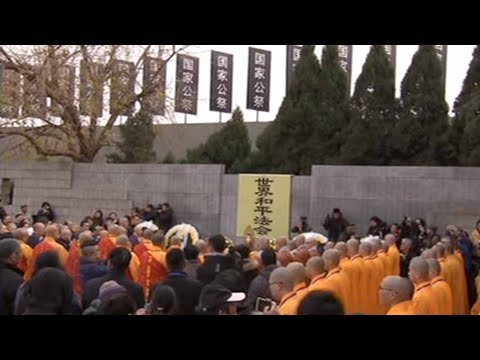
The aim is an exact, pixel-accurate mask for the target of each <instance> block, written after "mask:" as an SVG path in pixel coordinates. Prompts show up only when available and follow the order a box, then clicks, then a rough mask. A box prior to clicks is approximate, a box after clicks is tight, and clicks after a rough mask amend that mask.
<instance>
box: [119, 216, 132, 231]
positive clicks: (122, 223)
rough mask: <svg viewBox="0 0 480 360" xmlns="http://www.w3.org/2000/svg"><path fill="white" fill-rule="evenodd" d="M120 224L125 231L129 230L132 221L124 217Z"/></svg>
mask: <svg viewBox="0 0 480 360" xmlns="http://www.w3.org/2000/svg"><path fill="white" fill-rule="evenodd" d="M118 224H119V225H120V226H121V227H123V228H124V229H128V226H129V225H130V221H129V220H128V219H127V218H126V217H122V218H120V220H119V221H118Z"/></svg>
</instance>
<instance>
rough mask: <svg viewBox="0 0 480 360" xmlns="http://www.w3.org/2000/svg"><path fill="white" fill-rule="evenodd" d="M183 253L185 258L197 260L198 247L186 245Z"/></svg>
mask: <svg viewBox="0 0 480 360" xmlns="http://www.w3.org/2000/svg"><path fill="white" fill-rule="evenodd" d="M183 254H184V255H185V260H187V261H198V254H199V253H198V248H197V247H196V246H194V245H187V246H185V248H184V249H183Z"/></svg>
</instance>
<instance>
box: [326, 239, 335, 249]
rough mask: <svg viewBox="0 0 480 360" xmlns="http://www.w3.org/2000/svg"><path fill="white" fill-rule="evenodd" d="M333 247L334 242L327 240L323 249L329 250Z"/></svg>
mask: <svg viewBox="0 0 480 360" xmlns="http://www.w3.org/2000/svg"><path fill="white" fill-rule="evenodd" d="M334 247H335V243H334V242H333V241H327V242H326V244H325V250H331V249H333V248H334Z"/></svg>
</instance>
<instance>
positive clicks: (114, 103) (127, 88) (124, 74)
mask: <svg viewBox="0 0 480 360" xmlns="http://www.w3.org/2000/svg"><path fill="white" fill-rule="evenodd" d="M134 95H135V65H134V64H133V63H132V62H130V61H124V60H115V62H114V64H113V73H112V79H111V82H110V114H113V113H118V114H119V115H125V116H129V115H131V114H132V113H133V109H134V106H135V104H134V103H131V101H132V99H133V97H134Z"/></svg>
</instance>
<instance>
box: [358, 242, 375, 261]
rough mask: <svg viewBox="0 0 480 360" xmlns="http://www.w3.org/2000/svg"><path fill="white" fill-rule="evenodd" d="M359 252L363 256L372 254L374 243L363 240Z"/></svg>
mask: <svg viewBox="0 0 480 360" xmlns="http://www.w3.org/2000/svg"><path fill="white" fill-rule="evenodd" d="M358 253H359V254H360V256H361V257H363V258H364V257H367V256H370V255H371V254H372V244H370V242H368V241H365V242H362V243H361V244H360V247H359V249H358Z"/></svg>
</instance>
